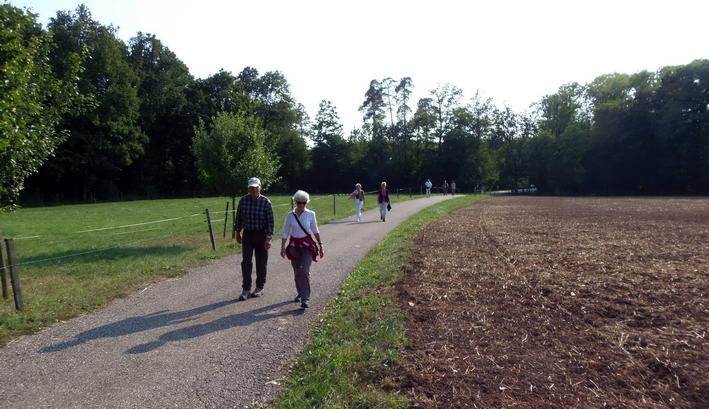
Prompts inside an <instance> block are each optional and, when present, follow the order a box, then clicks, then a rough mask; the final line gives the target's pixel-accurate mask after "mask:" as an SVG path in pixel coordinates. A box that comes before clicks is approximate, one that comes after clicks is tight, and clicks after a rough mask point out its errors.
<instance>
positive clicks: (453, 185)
mask: <svg viewBox="0 0 709 409" xmlns="http://www.w3.org/2000/svg"><path fill="white" fill-rule="evenodd" d="M451 194H452V195H454V196H455V180H451Z"/></svg>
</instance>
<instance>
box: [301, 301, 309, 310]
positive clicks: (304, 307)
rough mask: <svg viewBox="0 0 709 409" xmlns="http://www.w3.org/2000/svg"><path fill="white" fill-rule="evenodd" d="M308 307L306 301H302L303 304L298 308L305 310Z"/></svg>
mask: <svg viewBox="0 0 709 409" xmlns="http://www.w3.org/2000/svg"><path fill="white" fill-rule="evenodd" d="M308 307H310V305H308V300H303V302H301V303H300V308H302V309H306V308H308Z"/></svg>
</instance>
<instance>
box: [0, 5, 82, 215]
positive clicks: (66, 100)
mask: <svg viewBox="0 0 709 409" xmlns="http://www.w3.org/2000/svg"><path fill="white" fill-rule="evenodd" d="M36 19H37V16H36V15H35V14H32V13H28V12H25V11H23V10H21V9H18V8H16V7H13V6H11V5H9V4H2V5H0V210H1V209H5V208H9V207H13V206H15V205H16V203H17V201H18V199H19V195H20V192H21V191H22V189H23V188H24V183H25V180H26V179H27V178H28V177H30V176H31V175H33V174H35V173H36V172H37V171H38V170H39V168H40V166H41V165H42V164H43V162H44V161H45V160H47V159H48V158H49V157H51V156H52V155H53V154H54V151H55V149H56V147H57V145H59V144H60V143H61V142H62V141H63V140H64V139H65V138H66V132H65V131H64V130H61V129H59V126H60V122H61V117H62V115H64V114H66V113H67V112H69V111H72V110H79V109H80V108H81V106H82V103H83V99H82V98H80V95H79V94H78V92H77V88H76V80H75V78H76V76H77V75H78V74H79V71H80V67H81V64H80V63H81V50H78V52H76V53H73V54H70V55H67V56H66V57H67V58H66V60H65V61H64V70H63V72H61V73H57V72H54V71H53V70H52V67H51V66H50V65H49V64H48V63H47V59H48V58H49V54H50V52H51V49H52V46H53V43H52V37H51V35H50V34H49V33H47V32H46V31H44V30H42V27H41V25H40V24H39V23H37V20H36Z"/></svg>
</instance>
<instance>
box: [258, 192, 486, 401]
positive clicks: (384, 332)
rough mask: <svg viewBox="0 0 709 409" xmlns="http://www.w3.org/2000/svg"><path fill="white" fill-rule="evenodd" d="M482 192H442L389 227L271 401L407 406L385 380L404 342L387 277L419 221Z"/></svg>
mask: <svg viewBox="0 0 709 409" xmlns="http://www.w3.org/2000/svg"><path fill="white" fill-rule="evenodd" d="M482 197H483V196H480V195H472V196H462V197H460V198H456V199H451V200H446V201H444V202H441V203H439V204H436V205H434V206H431V207H429V208H427V209H425V210H423V211H421V212H419V213H418V214H416V215H415V216H413V217H411V218H410V219H408V220H407V221H406V222H404V223H403V224H401V225H400V226H399V227H397V228H396V229H394V230H393V231H392V232H391V233H389V235H387V237H386V238H385V239H384V240H383V241H382V242H381V243H379V244H378V245H377V246H376V247H375V248H374V249H373V250H372V252H371V253H370V254H369V255H368V256H367V257H366V258H365V259H364V260H363V261H362V262H361V263H360V264H359V265H358V266H357V268H356V269H355V271H354V272H353V273H352V274H351V275H350V277H348V278H347V280H346V281H345V282H344V284H343V285H342V288H341V290H340V293H339V295H338V296H337V297H335V298H334V299H333V300H332V301H331V302H330V303H329V305H328V307H327V308H326V309H325V311H324V312H323V314H322V316H321V320H320V323H319V324H318V325H317V326H315V327H314V328H313V330H312V333H311V337H312V342H311V343H310V344H309V345H308V346H307V347H306V348H305V349H304V350H303V351H302V352H301V353H300V354H299V356H298V357H297V359H296V362H295V363H294V364H293V366H292V367H291V369H290V373H289V375H288V379H287V380H286V381H285V382H286V386H285V387H284V389H283V390H282V391H281V393H280V394H279V396H278V397H277V398H276V399H275V400H274V401H273V402H272V407H274V408H278V409H285V408H383V407H386V408H405V407H408V402H407V401H406V399H405V398H404V397H403V396H401V395H400V394H399V393H398V392H397V390H396V389H395V384H394V382H393V381H392V380H391V375H392V373H391V367H392V363H393V362H395V361H396V359H397V357H398V355H399V351H400V350H401V348H402V347H403V346H404V345H405V342H406V340H405V336H404V324H403V319H402V316H401V311H400V309H399V306H398V305H399V304H398V300H397V296H396V294H395V292H394V289H393V284H394V283H395V282H396V281H397V280H398V279H399V278H400V277H401V275H402V274H403V273H402V266H403V264H404V262H405V261H406V259H407V257H408V255H409V253H408V250H407V249H408V248H409V246H410V245H411V243H412V240H413V239H414V238H415V237H416V236H417V234H418V232H419V231H421V229H422V228H423V227H424V226H426V224H428V223H430V222H431V221H433V220H435V219H438V218H440V217H443V216H445V215H446V214H448V212H450V211H451V210H455V209H457V208H460V207H463V206H467V205H469V204H471V203H473V202H476V201H478V200H480V199H481V198H482Z"/></svg>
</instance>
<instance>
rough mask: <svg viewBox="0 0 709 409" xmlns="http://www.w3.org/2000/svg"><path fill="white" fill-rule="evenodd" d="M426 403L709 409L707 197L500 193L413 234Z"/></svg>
mask: <svg viewBox="0 0 709 409" xmlns="http://www.w3.org/2000/svg"><path fill="white" fill-rule="evenodd" d="M398 286H399V288H398V289H399V292H400V293H401V296H402V304H403V308H404V310H405V311H406V312H407V315H408V317H409V318H408V327H407V336H408V337H409V338H410V339H411V340H412V344H411V346H410V347H409V348H407V350H406V351H405V352H404V356H403V357H402V359H401V362H402V364H401V365H402V366H401V367H400V368H397V370H398V372H399V374H400V377H399V384H400V387H401V388H402V390H403V391H405V392H406V393H407V394H408V395H409V397H410V398H412V399H413V401H414V402H415V407H417V408H469V407H470V408H512V407H514V408H602V407H611V408H643V409H649V408H696V409H699V408H707V407H709V334H707V331H708V328H709V303H708V302H707V300H708V297H709V200H707V199H669V198H668V199H665V198H549V197H492V198H489V199H486V200H483V201H481V202H478V203H476V204H475V205H472V206H470V207H467V208H464V209H461V210H458V211H456V212H453V213H451V214H450V215H449V216H448V217H446V218H445V219H442V220H441V221H440V222H437V223H434V224H432V225H430V226H428V227H427V228H426V229H425V230H424V231H423V232H422V233H421V234H420V236H419V237H418V238H417V240H416V244H415V246H414V248H413V253H412V258H411V261H410V263H409V265H408V267H407V269H406V275H405V278H404V279H403V281H401V282H400V283H399V285H398Z"/></svg>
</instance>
